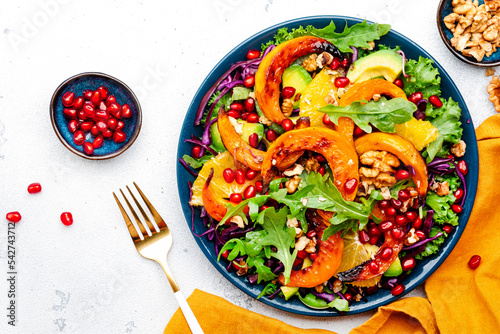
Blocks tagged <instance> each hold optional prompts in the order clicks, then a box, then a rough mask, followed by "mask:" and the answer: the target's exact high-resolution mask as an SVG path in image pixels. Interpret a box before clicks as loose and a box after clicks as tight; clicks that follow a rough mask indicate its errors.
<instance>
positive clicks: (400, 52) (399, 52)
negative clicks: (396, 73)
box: [396, 50, 409, 78]
mask: <svg viewBox="0 0 500 334" xmlns="http://www.w3.org/2000/svg"><path fill="white" fill-rule="evenodd" d="M396 53H397V54H400V55H401V57H403V75H404V77H405V78H408V77H409V75H407V74H406V71H405V65H406V56H405V53H404V52H403V51H402V50H398V51H396Z"/></svg>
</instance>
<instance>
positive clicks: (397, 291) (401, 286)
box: [391, 284, 405, 296]
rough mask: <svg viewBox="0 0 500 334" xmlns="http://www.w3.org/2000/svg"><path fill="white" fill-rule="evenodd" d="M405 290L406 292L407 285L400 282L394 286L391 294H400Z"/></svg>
mask: <svg viewBox="0 0 500 334" xmlns="http://www.w3.org/2000/svg"><path fill="white" fill-rule="evenodd" d="M403 292H405V286H404V284H398V285H396V286H395V287H394V288H392V290H391V294H392V295H393V296H399V295H400V294H402V293H403Z"/></svg>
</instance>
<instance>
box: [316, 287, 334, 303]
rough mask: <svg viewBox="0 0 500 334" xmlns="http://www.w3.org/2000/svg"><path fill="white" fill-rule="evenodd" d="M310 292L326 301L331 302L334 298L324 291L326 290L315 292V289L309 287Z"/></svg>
mask: <svg viewBox="0 0 500 334" xmlns="http://www.w3.org/2000/svg"><path fill="white" fill-rule="evenodd" d="M311 293H312V294H313V295H315V296H316V297H318V298H321V299H324V300H326V301H327V302H328V303H331V302H333V301H334V300H335V295H331V294H329V293H326V292H321V293H318V292H316V290H314V289H311Z"/></svg>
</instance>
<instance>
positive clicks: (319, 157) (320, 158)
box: [314, 154, 326, 163]
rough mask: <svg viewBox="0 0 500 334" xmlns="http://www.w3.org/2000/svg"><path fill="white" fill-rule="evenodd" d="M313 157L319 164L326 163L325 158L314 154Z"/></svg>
mask: <svg viewBox="0 0 500 334" xmlns="http://www.w3.org/2000/svg"><path fill="white" fill-rule="evenodd" d="M314 157H315V158H316V160H318V162H319V163H323V162H325V161H326V159H325V157H324V156H322V155H321V154H316V155H315V156H314Z"/></svg>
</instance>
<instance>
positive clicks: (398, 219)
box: [394, 215, 408, 226]
mask: <svg viewBox="0 0 500 334" xmlns="http://www.w3.org/2000/svg"><path fill="white" fill-rule="evenodd" d="M394 220H395V221H396V224H398V225H399V226H405V225H406V224H407V223H408V220H407V219H406V216H405V215H397V216H396V218H395V219H394Z"/></svg>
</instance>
